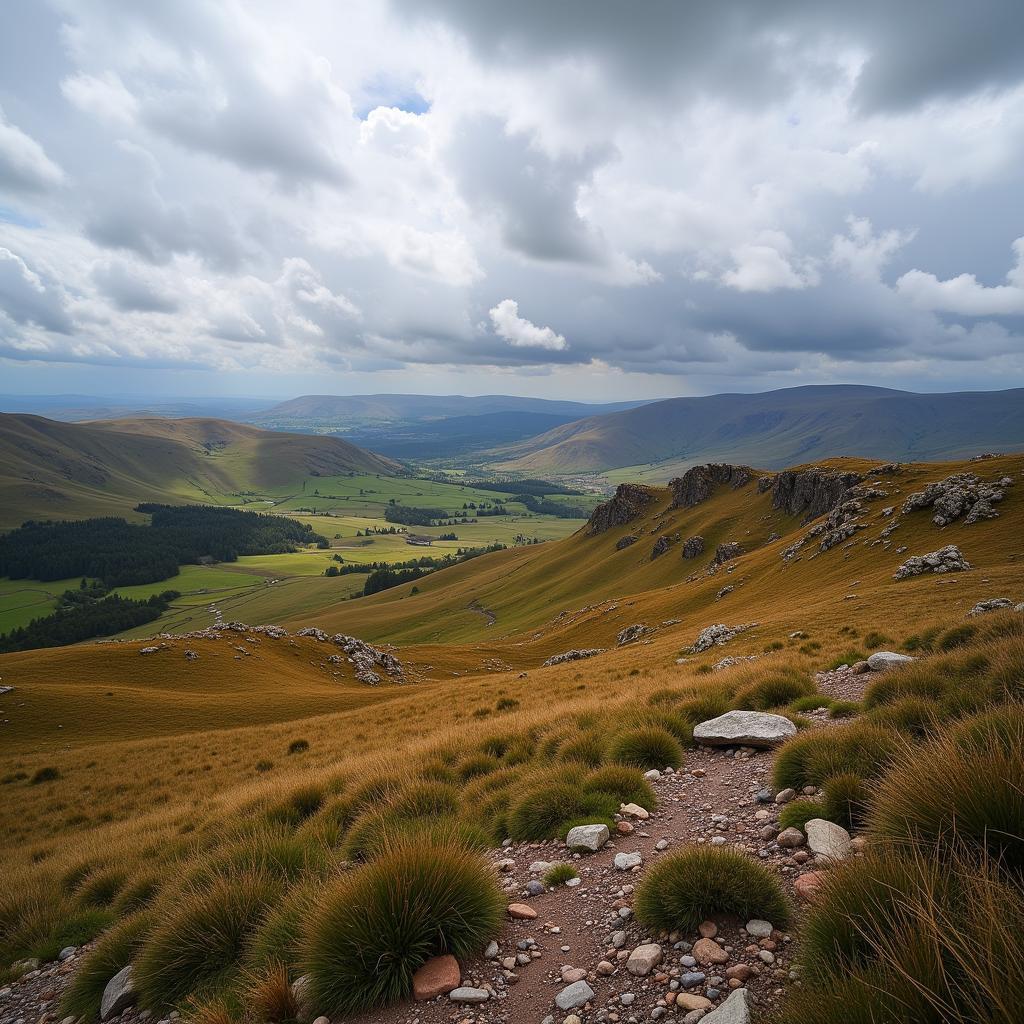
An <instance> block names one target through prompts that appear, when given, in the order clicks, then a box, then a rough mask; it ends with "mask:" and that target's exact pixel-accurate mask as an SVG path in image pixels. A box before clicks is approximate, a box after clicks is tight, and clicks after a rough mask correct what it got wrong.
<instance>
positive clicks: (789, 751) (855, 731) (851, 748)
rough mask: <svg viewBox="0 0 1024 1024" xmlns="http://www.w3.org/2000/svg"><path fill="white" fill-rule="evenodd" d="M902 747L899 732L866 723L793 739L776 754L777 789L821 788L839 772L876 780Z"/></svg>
mask: <svg viewBox="0 0 1024 1024" xmlns="http://www.w3.org/2000/svg"><path fill="white" fill-rule="evenodd" d="M903 746H904V742H903V741H902V740H901V739H900V736H899V734H898V733H895V732H893V731H892V730H890V729H885V728H883V727H882V726H879V725H874V724H871V723H867V722H855V723H852V724H851V725H846V726H842V727H839V728H835V729H829V730H828V731H827V732H826V731H817V732H811V733H807V734H804V735H802V736H794V737H792V738H791V739H789V740H787V741H786V742H785V743H784V744H783V745H782V746H781V747H779V750H778V752H777V754H776V755H775V764H774V767H773V769H772V779H773V782H774V785H775V788H776V789H787V788H790V787H792V788H793V789H801V788H803V787H804V786H808V785H810V786H820V785H822V784H823V783H824V782H825V780H826V779H828V778H831V776H833V775H838V774H841V773H842V772H856V773H857V774H858V775H861V776H862V777H863V778H866V779H871V778H876V777H877V776H878V775H880V774H881V773H882V771H884V769H885V767H886V765H888V764H889V762H891V761H892V760H893V758H894V757H895V756H896V754H897V752H898V751H899V750H900V749H901V748H902V747H903Z"/></svg>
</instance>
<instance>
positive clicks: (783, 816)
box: [779, 800, 827, 832]
mask: <svg viewBox="0 0 1024 1024" xmlns="http://www.w3.org/2000/svg"><path fill="white" fill-rule="evenodd" d="M824 817H827V815H826V814H824V813H823V808H822V806H821V804H820V803H818V801H817V800H790V802H789V803H788V804H784V805H783V806H782V809H781V810H780V811H779V830H780V831H781V830H782V829H784V828H798V829H800V831H801V832H803V830H804V826H805V825H806V824H807V822H809V821H810V820H811V818H824Z"/></svg>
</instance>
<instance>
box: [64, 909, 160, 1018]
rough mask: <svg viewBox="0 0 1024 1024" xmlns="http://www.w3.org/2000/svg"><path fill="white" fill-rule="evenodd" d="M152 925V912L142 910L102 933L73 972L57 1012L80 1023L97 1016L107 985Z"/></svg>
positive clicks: (130, 956)
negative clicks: (74, 1018) (80, 1020)
mask: <svg viewBox="0 0 1024 1024" xmlns="http://www.w3.org/2000/svg"><path fill="white" fill-rule="evenodd" d="M153 922H154V916H153V913H152V912H151V911H145V910H144V911H141V912H140V913H136V914H130V915H128V916H127V917H124V918H122V919H121V920H120V921H118V923H117V924H115V925H114V926H113V927H112V928H110V929H108V930H107V931H106V932H104V934H103V935H102V936H101V937H100V940H99V941H98V942H97V943H96V945H95V947H94V948H93V949H92V950H91V951H90V952H89V954H88V955H87V956H86V957H85V959H84V960H83V961H82V963H81V964H79V966H78V967H77V969H76V970H75V973H74V976H73V978H72V979H71V984H70V985H69V986H68V987H67V989H66V990H65V992H64V994H63V996H62V997H61V1002H60V1007H61V1011H60V1012H61V1013H62V1014H63V1015H64V1016H67V1017H77V1018H81V1019H83V1020H94V1019H95V1018H96V1017H98V1016H99V1010H100V1000H101V999H102V998H103V990H104V989H105V988H106V987H107V982H109V981H110V979H111V978H112V977H113V976H114V975H115V974H117V972H118V971H120V970H121V969H122V968H123V967H127V966H128V964H130V963H131V962H132V960H133V959H134V957H135V954H136V953H137V952H138V950H139V948H140V947H141V945H142V942H143V940H144V939H145V937H146V935H147V934H148V932H149V930H150V928H151V927H152V926H153Z"/></svg>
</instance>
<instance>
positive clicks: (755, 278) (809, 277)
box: [722, 244, 818, 292]
mask: <svg viewBox="0 0 1024 1024" xmlns="http://www.w3.org/2000/svg"><path fill="white" fill-rule="evenodd" d="M782 248H788V246H783V247H782ZM731 256H732V259H733V261H734V262H735V266H734V267H733V269H732V270H728V271H726V272H725V273H724V274H723V275H722V282H723V283H724V284H726V285H728V286H729V287H730V288H735V289H736V290H737V291H740V292H774V291H777V290H779V289H780V288H795V289H799V288H808V287H810V286H812V285H815V284H817V283H818V275H817V272H816V271H815V270H814V267H813V266H811V265H807V266H806V267H804V268H803V269H802V270H800V271H798V270H796V269H795V268H794V267H793V265H792V264H791V263H790V260H789V258H788V256H787V255H785V253H784V252H783V251H781V249H780V247H777V246H775V245H767V244H761V245H757V244H747V245H739V246H736V248H734V249H733V250H732V252H731Z"/></svg>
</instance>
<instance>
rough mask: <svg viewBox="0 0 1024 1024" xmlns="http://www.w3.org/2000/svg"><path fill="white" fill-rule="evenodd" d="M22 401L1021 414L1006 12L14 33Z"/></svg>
mask: <svg viewBox="0 0 1024 1024" xmlns="http://www.w3.org/2000/svg"><path fill="white" fill-rule="evenodd" d="M0 378H2V383H0V392H27V393H55V392H68V391H76V392H82V393H87V394H115V393H135V394H143V393H145V394H151V395H159V394H166V395H184V394H207V395H215V394H216V395H227V394H245V395H268V396H286V395H294V394H301V393H306V392H317V393H324V392H327V393H338V394H342V393H347V392H373V391H408V392H415V391H421V392H433V393H448V392H460V393H464V394H479V393H488V392H491V393H496V392H503V393H513V394H536V395H543V396H549V397H572V398H579V399H583V400H588V399H591V400H601V399H607V398H631V397H646V396H668V395H682V394H703V393H712V392H719V391H726V390H741V391H755V390H766V389H769V388H774V387H785V386H791V385H796V384H804V383H823V382H826V383H827V382H839V381H858V382H866V383H878V384H888V385H892V386H901V387H909V388H913V389H919V390H925V391H938V390H956V389H966V388H970V389H975V388H992V387H1014V386H1022V385H1024V6H1022V5H1021V4H1020V3H1019V2H1018V0H974V2H973V3H969V4H968V3H964V2H963V0H902V2H901V3H898V4H893V3H892V2H891V0H859V2H858V3H856V4H851V3H847V2H842V3H838V2H836V3H832V2H826V0H775V2H772V3H766V2H764V0H690V2H687V3H680V2H677V0H645V2H643V3H640V4H629V3H623V2H613V0H559V2H558V3H554V4H553V3H551V2H550V0H543V2H541V0H519V2H517V3H508V2H506V0H390V2H387V0H347V2H331V0H322V2H317V0H290V2H289V3H287V4H281V3H278V2H269V0H268V2H260V0H245V2H244V3H243V2H241V0H238V2H235V0H173V2H171V0H166V2H164V0H152V2H147V3H138V2H136V0H50V2H44V0H5V2H4V3H3V6H2V8H0Z"/></svg>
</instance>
